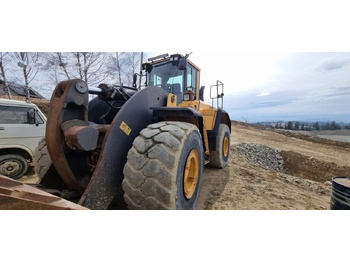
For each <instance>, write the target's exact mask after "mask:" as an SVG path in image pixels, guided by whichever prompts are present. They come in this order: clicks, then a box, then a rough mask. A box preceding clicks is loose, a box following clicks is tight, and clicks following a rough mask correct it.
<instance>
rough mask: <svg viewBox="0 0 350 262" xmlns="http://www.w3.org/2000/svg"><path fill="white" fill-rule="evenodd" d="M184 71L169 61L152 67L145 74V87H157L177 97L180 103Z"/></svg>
mask: <svg viewBox="0 0 350 262" xmlns="http://www.w3.org/2000/svg"><path fill="white" fill-rule="evenodd" d="M183 76H184V71H183V70H179V69H178V67H177V65H175V64H173V63H172V62H170V61H167V62H164V63H160V64H157V65H153V67H152V68H151V70H150V71H149V72H147V83H146V85H147V86H159V87H161V88H163V89H164V90H165V91H167V92H169V93H173V94H175V95H177V102H178V103H180V102H181V101H182V97H183V78H184V77H183Z"/></svg>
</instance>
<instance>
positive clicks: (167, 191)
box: [122, 121, 204, 210]
mask: <svg viewBox="0 0 350 262" xmlns="http://www.w3.org/2000/svg"><path fill="white" fill-rule="evenodd" d="M203 152H204V151H203V144H202V137H201V134H200V132H199V130H198V128H197V127H196V126H195V125H192V124H188V123H183V122H170V121H169V122H159V123H155V124H151V125H149V126H148V127H147V128H145V129H143V130H142V131H141V132H140V135H139V136H138V137H137V138H136V139H135V140H134V142H133V147H132V148H131V149H130V150H129V153H128V160H127V163H126V165H125V166H124V180H123V183H122V185H123V189H124V192H125V194H124V199H125V202H126V203H127V205H128V208H129V209H148V210H155V209H195V208H196V204H197V201H198V196H199V191H200V186H201V180H202V174H203V166H204V153H203Z"/></svg>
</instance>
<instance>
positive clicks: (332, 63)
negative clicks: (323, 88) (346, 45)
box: [317, 59, 349, 72]
mask: <svg viewBox="0 0 350 262" xmlns="http://www.w3.org/2000/svg"><path fill="white" fill-rule="evenodd" d="M348 63H349V60H348V59H331V60H327V61H324V62H322V63H321V65H320V66H319V67H318V68H317V71H321V72H329V71H334V70H338V69H341V68H344V67H345V66H346V65H347V64H348Z"/></svg>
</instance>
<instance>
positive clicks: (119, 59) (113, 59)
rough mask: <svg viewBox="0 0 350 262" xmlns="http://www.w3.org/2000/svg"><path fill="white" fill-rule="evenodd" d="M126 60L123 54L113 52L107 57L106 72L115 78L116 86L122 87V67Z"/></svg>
mask: <svg viewBox="0 0 350 262" xmlns="http://www.w3.org/2000/svg"><path fill="white" fill-rule="evenodd" d="M125 64H126V59H125V56H124V53H123V52H115V53H111V54H110V55H109V65H108V70H110V74H111V75H115V74H116V76H117V84H118V85H123V76H124V71H123V70H124V67H125Z"/></svg>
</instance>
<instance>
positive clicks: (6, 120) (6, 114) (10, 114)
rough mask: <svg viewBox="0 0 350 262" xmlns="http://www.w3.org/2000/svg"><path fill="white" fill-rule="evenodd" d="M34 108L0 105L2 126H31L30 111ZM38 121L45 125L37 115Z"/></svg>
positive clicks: (0, 122)
mask: <svg viewBox="0 0 350 262" xmlns="http://www.w3.org/2000/svg"><path fill="white" fill-rule="evenodd" d="M31 109H32V107H14V106H3V105H0V124H29V119H28V113H27V112H28V111H29V110H31ZM36 121H37V123H39V124H43V123H44V121H43V119H41V117H40V116H39V114H38V113H37V114H36Z"/></svg>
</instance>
